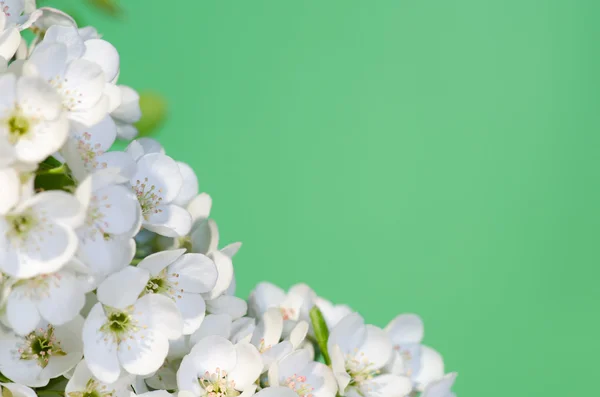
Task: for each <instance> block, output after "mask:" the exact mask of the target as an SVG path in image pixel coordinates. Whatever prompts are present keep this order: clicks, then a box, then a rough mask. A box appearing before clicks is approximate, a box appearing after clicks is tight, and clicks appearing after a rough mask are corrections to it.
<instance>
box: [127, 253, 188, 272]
mask: <svg viewBox="0 0 600 397" xmlns="http://www.w3.org/2000/svg"><path fill="white" fill-rule="evenodd" d="M184 253H185V249H178V250H167V251H160V252H157V253H155V254H152V255H148V256H147V257H145V258H144V259H143V260H142V261H141V262H140V263H139V264H138V266H137V267H139V268H140V269H146V270H148V271H149V272H150V274H152V275H153V276H154V275H157V274H158V273H160V272H161V271H162V270H163V269H164V268H165V267H167V266H169V265H170V264H171V263H173V262H175V261H176V260H177V259H178V258H179V257H181V255H183V254H184Z"/></svg>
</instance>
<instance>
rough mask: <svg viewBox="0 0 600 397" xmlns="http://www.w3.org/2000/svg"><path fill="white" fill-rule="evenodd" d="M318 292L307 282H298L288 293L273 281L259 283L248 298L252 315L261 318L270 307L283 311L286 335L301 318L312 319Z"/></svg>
mask: <svg viewBox="0 0 600 397" xmlns="http://www.w3.org/2000/svg"><path fill="white" fill-rule="evenodd" d="M315 298H316V294H315V293H314V291H313V290H312V289H310V287H309V286H307V285H306V284H296V285H294V286H292V287H291V288H290V290H289V291H288V292H287V293H286V292H285V291H284V290H283V289H281V288H279V287H277V286H276V285H273V284H271V283H267V282H262V283H259V284H258V285H257V286H256V288H254V290H253V291H252V292H251V293H250V297H249V298H248V311H249V313H250V315H251V316H253V317H258V318H260V317H261V316H262V315H263V313H265V312H266V311H267V310H268V309H270V308H277V309H279V310H280V311H281V314H282V316H283V321H284V329H283V333H284V335H288V334H289V333H290V332H291V331H292V329H293V328H294V327H295V326H296V324H297V322H298V321H300V320H304V321H307V322H309V321H310V310H311V309H312V307H313V306H314V300H315Z"/></svg>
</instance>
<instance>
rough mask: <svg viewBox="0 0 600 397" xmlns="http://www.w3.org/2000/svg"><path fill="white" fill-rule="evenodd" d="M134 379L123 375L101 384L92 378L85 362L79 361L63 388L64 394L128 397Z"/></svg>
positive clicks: (83, 396)
mask: <svg viewBox="0 0 600 397" xmlns="http://www.w3.org/2000/svg"><path fill="white" fill-rule="evenodd" d="M134 379H135V377H134V376H133V375H130V374H124V375H123V376H121V377H119V378H118V379H117V380H116V381H115V382H113V383H104V382H101V381H99V380H98V379H96V378H95V377H94V375H93V374H92V372H91V371H90V369H89V368H88V366H87V364H86V362H85V360H81V361H80V362H79V364H77V366H76V367H75V372H73V375H72V376H71V378H70V379H69V382H68V383H67V386H66V387H65V394H66V395H67V396H69V397H88V396H98V397H102V396H107V397H108V396H112V397H129V396H130V393H131V384H132V383H133V381H134Z"/></svg>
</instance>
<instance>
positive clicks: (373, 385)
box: [361, 374, 412, 397]
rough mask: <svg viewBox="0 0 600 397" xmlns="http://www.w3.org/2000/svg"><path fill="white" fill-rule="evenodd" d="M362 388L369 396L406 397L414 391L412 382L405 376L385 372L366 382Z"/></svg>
mask: <svg viewBox="0 0 600 397" xmlns="http://www.w3.org/2000/svg"><path fill="white" fill-rule="evenodd" d="M361 389H363V390H365V393H366V394H365V395H366V396H369V397H404V396H407V395H408V394H410V392H411V391H412V383H411V381H410V379H409V378H407V377H404V376H397V375H390V374H384V375H379V376H376V377H374V378H373V379H371V380H370V381H367V382H365V383H364V386H363V387H362V388H361Z"/></svg>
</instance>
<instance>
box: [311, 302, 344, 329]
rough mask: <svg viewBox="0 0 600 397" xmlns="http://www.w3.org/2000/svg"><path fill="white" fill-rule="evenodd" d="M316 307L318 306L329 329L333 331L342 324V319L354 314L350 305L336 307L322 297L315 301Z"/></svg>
mask: <svg viewBox="0 0 600 397" xmlns="http://www.w3.org/2000/svg"><path fill="white" fill-rule="evenodd" d="M315 305H317V307H318V308H319V310H321V313H322V314H323V317H324V318H325V322H326V323H327V327H328V328H329V329H332V328H333V327H335V326H336V325H337V324H338V323H339V322H340V320H341V319H343V318H344V317H346V316H347V315H349V314H352V313H353V311H352V309H351V308H350V307H349V306H348V305H334V304H333V303H331V302H330V301H328V300H326V299H323V298H321V297H317V298H316V299H315Z"/></svg>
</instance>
